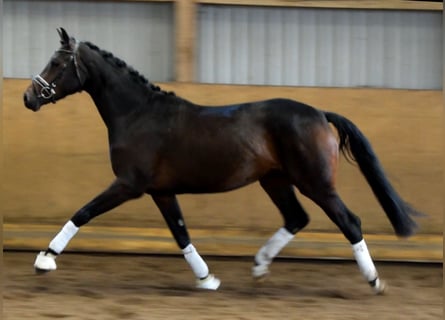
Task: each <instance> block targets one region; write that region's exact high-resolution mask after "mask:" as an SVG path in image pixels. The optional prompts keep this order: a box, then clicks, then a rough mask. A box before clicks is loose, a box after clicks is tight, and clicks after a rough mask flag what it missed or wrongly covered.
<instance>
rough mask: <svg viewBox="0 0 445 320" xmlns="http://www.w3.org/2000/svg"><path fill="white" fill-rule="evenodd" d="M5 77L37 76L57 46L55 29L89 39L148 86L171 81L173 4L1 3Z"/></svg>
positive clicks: (19, 0) (22, 0)
mask: <svg viewBox="0 0 445 320" xmlns="http://www.w3.org/2000/svg"><path fill="white" fill-rule="evenodd" d="M3 9H4V19H3V24H4V25H3V40H4V41H3V48H2V49H3V57H4V60H3V69H4V77H15V78H28V77H29V76H30V75H32V74H36V73H39V72H40V71H41V69H42V68H43V66H44V65H45V64H46V63H47V62H48V60H49V58H50V56H51V54H52V53H53V52H54V50H56V49H57V48H58V47H59V37H58V35H57V32H56V28H58V27H64V28H65V29H66V30H67V31H68V33H69V34H72V35H73V36H75V37H76V38H77V39H78V40H88V41H91V42H93V43H95V44H96V45H98V46H99V47H100V48H102V49H105V50H107V51H111V52H112V53H113V54H114V55H116V56H118V57H120V58H121V59H123V60H124V61H126V62H127V63H128V64H129V65H132V66H133V67H134V68H135V69H136V70H138V71H139V72H141V73H142V74H144V75H145V76H146V77H147V78H148V79H150V80H152V81H170V80H172V78H173V72H174V69H173V44H174V43H173V39H174V38H173V36H174V34H173V32H174V30H173V5H172V4H169V3H148V2H126V3H119V2H103V1H88V2H86V1H81V2H79V1H30V0H14V1H12V0H4V5H3Z"/></svg>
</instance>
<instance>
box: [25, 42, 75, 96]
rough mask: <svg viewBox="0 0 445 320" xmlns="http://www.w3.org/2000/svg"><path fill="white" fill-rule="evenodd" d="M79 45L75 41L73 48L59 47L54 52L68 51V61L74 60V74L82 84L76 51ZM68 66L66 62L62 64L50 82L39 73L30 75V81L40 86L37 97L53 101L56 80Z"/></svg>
mask: <svg viewBox="0 0 445 320" xmlns="http://www.w3.org/2000/svg"><path fill="white" fill-rule="evenodd" d="M78 47H79V43H78V42H76V45H75V47H74V49H73V50H67V49H59V50H57V51H56V52H60V53H69V54H70V55H71V56H70V62H71V61H73V62H74V68H75V70H76V76H77V79H78V80H79V83H80V84H81V85H82V80H81V78H80V72H79V64H78V62H77V58H76V53H77V50H78ZM67 67H68V63H65V64H64V65H63V68H62V70H60V72H59V74H58V75H57V76H56V77H55V78H54V79H53V81H52V82H51V83H48V81H46V80H45V79H44V78H43V77H42V76H41V75H40V74H38V75H35V76H33V77H32V82H33V83H34V84H35V85H37V86H38V87H40V93H38V95H37V97H38V98H43V99H45V100H51V101H52V102H53V103H55V100H54V95H55V94H56V90H55V88H56V81H57V80H59V79H60V78H61V77H62V75H63V73H64V72H65V70H66V68H67Z"/></svg>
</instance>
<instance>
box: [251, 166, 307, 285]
mask: <svg viewBox="0 0 445 320" xmlns="http://www.w3.org/2000/svg"><path fill="white" fill-rule="evenodd" d="M260 185H261V186H262V187H263V189H264V190H265V191H266V193H267V194H268V195H269V197H270V198H271V200H272V201H273V203H274V204H275V205H276V206H277V207H278V209H279V211H280V213H281V215H282V216H283V218H284V226H283V227H281V228H280V229H278V231H277V232H276V233H275V234H274V235H273V236H272V237H271V238H270V239H269V240H268V241H267V242H266V243H265V244H264V245H263V246H262V247H261V248H260V250H259V251H258V252H257V254H256V255H255V258H254V266H253V267H252V276H253V277H254V278H255V279H257V280H260V279H262V278H264V277H265V276H267V275H268V274H269V265H270V264H271V263H272V261H273V259H274V258H275V257H276V256H277V255H278V254H279V253H280V251H281V250H282V249H283V248H284V247H285V246H286V245H287V244H288V243H289V242H290V241H291V240H292V239H293V237H294V235H295V234H296V233H297V232H298V231H300V230H301V229H303V228H304V227H305V226H306V225H307V224H308V223H309V217H308V215H307V213H306V212H305V211H304V209H303V207H302V206H301V204H300V202H299V201H298V199H297V198H296V196H295V192H294V187H293V185H292V184H291V183H290V182H289V181H288V179H286V178H285V177H284V176H283V175H282V174H281V173H278V172H275V173H270V174H268V175H266V176H265V177H263V178H261V179H260Z"/></svg>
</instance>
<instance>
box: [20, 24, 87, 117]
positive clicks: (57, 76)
mask: <svg viewBox="0 0 445 320" xmlns="http://www.w3.org/2000/svg"><path fill="white" fill-rule="evenodd" d="M57 32H58V33H59V36H60V44H61V47H60V48H59V49H58V50H57V51H56V52H55V53H54V54H53V55H52V57H51V59H50V60H49V62H48V64H47V65H46V66H45V68H44V69H43V71H42V72H41V73H40V74H38V75H36V76H33V77H32V82H31V84H30V85H29V87H28V88H27V89H26V91H25V93H24V96H23V99H24V103H25V106H26V107H27V108H29V109H31V110H33V111H38V110H39V109H40V108H41V107H42V106H43V105H45V104H47V103H49V102H52V103H55V102H56V101H57V100H60V99H62V98H64V97H66V96H67V95H70V94H73V93H75V92H78V91H82V88H83V83H84V82H85V77H86V74H85V73H84V74H82V72H81V71H82V69H81V66H80V65H79V63H80V59H79V52H78V49H79V42H77V41H76V39H74V38H73V37H70V36H69V35H68V33H67V32H66V31H65V29H63V28H59V29H57Z"/></svg>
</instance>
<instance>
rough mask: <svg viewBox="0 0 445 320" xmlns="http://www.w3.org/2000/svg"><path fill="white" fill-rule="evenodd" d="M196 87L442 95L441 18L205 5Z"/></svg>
mask: <svg viewBox="0 0 445 320" xmlns="http://www.w3.org/2000/svg"><path fill="white" fill-rule="evenodd" d="M198 38H199V39H198V59H197V69H198V70H197V74H198V80H199V81H201V82H210V83H213V82H216V83H236V84H266V85H296V86H328V87H361V86H371V87H390V88H415V89H431V88H433V89H439V88H442V12H428V11H422V12H415V11H380V10H366V11H365V10H347V9H303V8H268V7H240V6H215V5H204V6H202V7H201V10H200V14H199V37H198Z"/></svg>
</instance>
